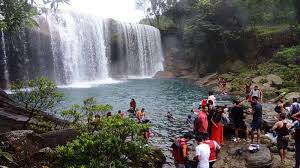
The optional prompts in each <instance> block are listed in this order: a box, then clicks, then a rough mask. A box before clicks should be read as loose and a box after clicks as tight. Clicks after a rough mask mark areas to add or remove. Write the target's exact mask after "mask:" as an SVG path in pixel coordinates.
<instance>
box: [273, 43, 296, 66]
mask: <svg viewBox="0 0 300 168" xmlns="http://www.w3.org/2000/svg"><path fill="white" fill-rule="evenodd" d="M297 59H299V61H300V45H297V46H293V47H289V48H283V49H282V50H280V51H279V52H277V53H276V54H275V56H274V58H273V60H274V61H275V62H277V63H280V64H284V65H289V64H297Z"/></svg>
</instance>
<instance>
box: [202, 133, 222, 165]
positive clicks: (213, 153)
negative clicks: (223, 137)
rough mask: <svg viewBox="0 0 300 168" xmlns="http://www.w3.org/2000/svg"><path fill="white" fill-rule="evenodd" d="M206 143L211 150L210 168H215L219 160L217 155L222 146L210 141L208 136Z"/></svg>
mask: <svg viewBox="0 0 300 168" xmlns="http://www.w3.org/2000/svg"><path fill="white" fill-rule="evenodd" d="M204 143H205V144H207V145H208V146H209V148H210V155H209V168H213V165H214V164H215V162H216V160H217V155H218V153H219V152H220V150H221V146H220V145H219V144H218V143H217V142H216V141H214V140H210V139H208V136H207V138H206V139H205V141H204Z"/></svg>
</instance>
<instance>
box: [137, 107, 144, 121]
mask: <svg viewBox="0 0 300 168" xmlns="http://www.w3.org/2000/svg"><path fill="white" fill-rule="evenodd" d="M137 111H138V109H137ZM136 116H137V119H138V122H139V123H142V122H143V121H144V119H145V109H144V108H142V110H141V111H138V112H137V113H136Z"/></svg>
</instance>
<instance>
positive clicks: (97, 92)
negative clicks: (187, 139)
mask: <svg viewBox="0 0 300 168" xmlns="http://www.w3.org/2000/svg"><path fill="white" fill-rule="evenodd" d="M61 90H62V91H63V93H64V94H65V97H66V100H65V105H66V106H68V105H70V104H75V103H79V104H81V103H82V100H84V99H85V98H88V97H95V98H97V100H98V102H99V103H102V104H110V105H112V106H113V112H114V113H115V114H116V112H117V111H118V110H122V111H127V110H128V108H129V102H130V99H131V98H134V99H135V100H136V102H137V107H138V108H145V109H146V118H147V119H150V121H151V126H152V127H151V132H152V137H151V142H152V144H153V145H155V146H157V147H159V148H161V149H163V150H164V152H165V154H166V155H167V158H168V159H167V162H169V164H171V162H172V160H171V156H170V153H169V147H170V145H171V144H172V140H173V139H174V136H176V135H181V134H183V133H184V132H186V131H190V130H192V126H191V125H186V124H185V120H186V118H187V116H188V115H189V114H192V113H191V109H192V107H193V105H194V106H196V105H197V104H199V102H200V100H201V99H203V98H206V97H207V90H206V89H204V88H201V87H199V86H196V85H194V84H193V83H191V82H189V81H184V80H178V79H165V80H163V79H132V80H126V81H123V82H120V83H114V84H102V85H98V86H95V87H91V88H64V89H61ZM218 99H219V100H220V99H221V97H218ZM168 111H170V112H172V114H173V116H174V118H175V119H174V121H168V120H167V118H166V117H165V115H166V113H167V112H168Z"/></svg>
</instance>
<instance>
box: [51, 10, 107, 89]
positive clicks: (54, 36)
mask: <svg viewBox="0 0 300 168" xmlns="http://www.w3.org/2000/svg"><path fill="white" fill-rule="evenodd" d="M47 19H48V24H49V30H50V34H51V45H52V52H53V53H54V54H53V55H54V70H55V74H56V79H57V80H58V82H60V83H66V84H70V83H79V82H86V81H94V80H103V79H107V78H108V61H107V56H106V52H105V41H104V31H103V28H104V27H103V19H101V18H97V17H93V16H86V15H82V14H78V13H75V12H64V13H60V14H53V13H52V14H49V15H48V16H47Z"/></svg>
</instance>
